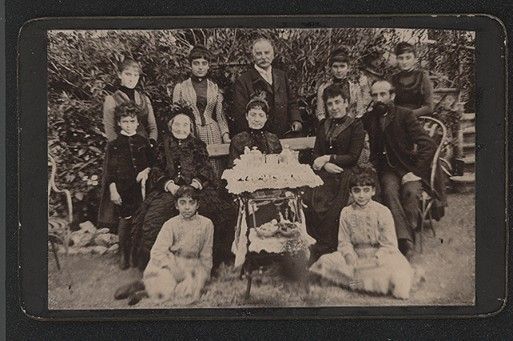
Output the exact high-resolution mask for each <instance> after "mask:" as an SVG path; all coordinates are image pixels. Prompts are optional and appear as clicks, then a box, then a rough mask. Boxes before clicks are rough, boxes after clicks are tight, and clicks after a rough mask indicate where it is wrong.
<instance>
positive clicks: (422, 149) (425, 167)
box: [403, 111, 436, 176]
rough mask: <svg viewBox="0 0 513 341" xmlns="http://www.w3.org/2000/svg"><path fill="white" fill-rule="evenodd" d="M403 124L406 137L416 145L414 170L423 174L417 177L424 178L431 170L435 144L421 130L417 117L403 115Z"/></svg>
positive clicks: (409, 114)
mask: <svg viewBox="0 0 513 341" xmlns="http://www.w3.org/2000/svg"><path fill="white" fill-rule="evenodd" d="M403 117H404V123H405V126H406V132H407V134H408V136H409V137H410V138H411V139H412V140H413V143H415V144H416V145H417V154H416V156H415V168H416V169H418V170H419V172H422V173H424V174H417V175H419V176H426V174H429V170H430V169H431V161H432V160H433V156H434V154H435V150H436V145H435V142H434V141H433V140H432V139H431V137H429V135H428V134H427V133H426V131H425V130H424V129H423V128H422V126H421V125H420V123H419V121H418V120H417V117H416V116H415V115H414V114H413V112H411V111H408V112H405V113H404V116H403Z"/></svg>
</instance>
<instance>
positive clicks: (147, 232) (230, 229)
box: [132, 189, 236, 271]
mask: <svg viewBox="0 0 513 341" xmlns="http://www.w3.org/2000/svg"><path fill="white" fill-rule="evenodd" d="M201 194H202V195H201V198H200V204H199V209H198V213H199V214H201V215H203V216H205V217H207V218H209V219H211V220H212V222H213V224H214V249H213V262H214V268H216V267H217V266H219V264H220V263H221V262H229V261H230V260H231V258H232V255H231V251H230V248H231V243H232V241H233V235H234V227H235V219H236V207H235V205H234V204H233V202H231V201H228V200H221V199H220V198H219V196H218V195H217V193H216V191H215V190H213V189H205V190H203V191H202V193H201ZM177 214H178V210H177V209H176V206H175V198H174V196H173V195H172V194H171V193H168V192H164V191H153V192H152V193H150V195H148V197H147V198H146V199H145V200H144V202H143V204H142V205H141V207H140V209H139V211H138V212H137V214H136V215H135V219H134V223H133V226H132V245H133V250H132V259H133V260H134V265H136V266H137V267H138V268H139V269H140V270H141V271H143V270H144V269H145V268H146V265H147V264H148V261H149V259H150V251H151V248H152V247H153V244H154V243H155V240H156V239H157V236H158V234H159V232H160V229H161V228H162V225H163V224H164V223H165V222H166V221H167V220H169V219H170V218H171V217H174V216H176V215H177Z"/></svg>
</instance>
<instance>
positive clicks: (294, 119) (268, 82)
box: [232, 38, 303, 138]
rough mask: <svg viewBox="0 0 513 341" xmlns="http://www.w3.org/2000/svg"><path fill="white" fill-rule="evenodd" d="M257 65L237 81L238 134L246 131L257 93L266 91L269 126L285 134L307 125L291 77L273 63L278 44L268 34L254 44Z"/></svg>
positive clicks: (253, 51)
mask: <svg viewBox="0 0 513 341" xmlns="http://www.w3.org/2000/svg"><path fill="white" fill-rule="evenodd" d="M251 52H252V55H253V60H254V65H253V67H251V68H250V69H249V70H248V71H246V72H245V73H243V74H242V75H241V76H240V77H239V78H238V79H237V81H236V82H235V84H234V97H233V107H232V118H233V119H234V120H235V134H238V133H240V132H243V131H246V130H247V128H248V126H247V120H246V116H245V115H246V105H247V104H248V102H249V99H250V97H251V96H252V95H254V94H259V93H261V92H265V94H266V101H267V103H269V115H268V116H269V118H268V121H267V124H266V126H265V128H266V130H268V131H270V132H271V133H274V134H276V135H278V137H280V138H282V137H284V135H285V133H287V132H290V131H301V130H302V128H303V125H302V120H301V116H300V114H299V109H298V103H297V97H296V94H295V93H294V91H293V90H292V89H291V86H290V81H289V80H288V78H287V76H286V74H285V72H284V71H282V70H278V69H276V68H274V67H273V66H272V62H273V60H274V48H273V45H272V44H271V42H270V41H269V40H268V39H265V38H259V39H257V40H255V42H254V43H253V46H252V50H251Z"/></svg>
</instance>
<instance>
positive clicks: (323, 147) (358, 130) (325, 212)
mask: <svg viewBox="0 0 513 341" xmlns="http://www.w3.org/2000/svg"><path fill="white" fill-rule="evenodd" d="M322 98H323V101H324V103H325V105H326V109H327V111H328V117H327V118H326V119H324V120H322V121H321V122H320V126H319V128H318V129H317V136H316V139H315V145H314V149H313V158H314V163H313V166H312V167H313V169H314V170H315V171H316V172H317V174H318V175H319V176H320V177H321V178H322V180H323V181H324V184H323V185H322V186H320V187H317V188H313V189H309V190H308V191H307V192H306V193H305V197H304V199H305V200H304V201H305V204H306V205H307V206H308V208H307V209H306V210H305V216H306V225H307V231H308V233H309V234H310V235H311V236H312V237H314V238H315V239H316V241H317V242H316V244H315V245H313V247H312V249H311V259H310V261H311V262H313V261H315V260H317V259H318V258H319V257H320V256H321V255H323V254H325V253H329V252H334V251H336V250H337V243H338V226H339V216H340V211H341V210H342V208H343V207H344V206H346V205H347V203H348V200H349V189H350V188H349V181H350V179H351V175H352V169H353V168H355V167H357V161H358V158H359V156H360V153H361V151H362V148H363V144H364V139H365V132H364V130H363V124H362V122H361V121H360V120H359V119H355V118H353V117H350V116H348V115H347V108H348V105H349V103H348V98H347V95H346V93H345V92H344V91H343V90H342V89H341V88H340V87H339V86H337V85H336V84H333V85H330V86H328V87H327V88H326V89H325V90H324V93H323V96H322Z"/></svg>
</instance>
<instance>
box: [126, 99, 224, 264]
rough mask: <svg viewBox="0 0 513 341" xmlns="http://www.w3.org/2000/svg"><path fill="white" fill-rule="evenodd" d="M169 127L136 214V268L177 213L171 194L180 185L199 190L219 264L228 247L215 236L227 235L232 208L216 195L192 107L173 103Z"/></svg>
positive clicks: (213, 175)
mask: <svg viewBox="0 0 513 341" xmlns="http://www.w3.org/2000/svg"><path fill="white" fill-rule="evenodd" d="M168 128H169V134H166V135H165V136H164V137H163V138H162V141H161V143H160V145H159V157H158V159H159V161H158V163H157V164H158V166H157V167H154V168H153V169H152V170H151V172H150V179H149V182H150V185H151V188H152V191H151V193H150V194H149V195H148V197H147V198H146V200H145V201H144V202H143V204H142V206H141V209H140V211H139V213H138V214H137V216H136V217H135V222H134V227H133V230H132V238H133V245H134V246H135V247H134V250H133V251H134V252H133V256H134V257H133V258H134V260H136V264H137V267H138V268H139V269H140V270H144V268H145V267H146V264H147V263H148V260H149V255H150V250H151V248H152V246H153V244H154V242H155V239H156V237H157V235H158V233H159V231H160V229H161V228H162V225H163V224H164V222H166V221H167V220H168V219H169V218H171V217H173V216H175V215H177V214H178V211H177V209H176V207H175V203H174V194H175V193H176V191H177V190H178V188H179V187H180V186H182V185H191V186H193V187H195V188H196V189H198V190H200V193H201V199H200V208H199V213H200V214H202V215H204V216H206V217H208V218H210V219H211V220H212V221H213V222H214V226H215V231H214V266H216V265H219V263H220V262H221V261H222V260H224V258H225V257H226V254H227V253H229V247H230V246H229V244H228V245H225V244H227V243H220V242H219V241H218V240H217V241H216V239H219V238H220V236H224V235H226V234H228V235H229V234H230V232H229V231H225V229H228V227H229V226H230V225H231V223H230V222H229V220H230V219H229V218H230V214H229V212H231V211H232V210H233V209H231V206H230V203H229V202H227V201H226V202H223V201H221V200H220V198H219V195H218V193H219V192H218V187H219V184H218V180H217V178H216V176H215V174H214V171H213V169H212V166H211V164H210V162H209V158H208V152H207V148H206V144H205V142H203V141H201V140H199V139H198V138H196V137H194V136H193V132H194V119H193V115H192V112H191V110H190V109H189V108H185V107H182V106H180V105H175V106H173V107H172V109H171V111H170V114H169V120H168Z"/></svg>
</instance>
